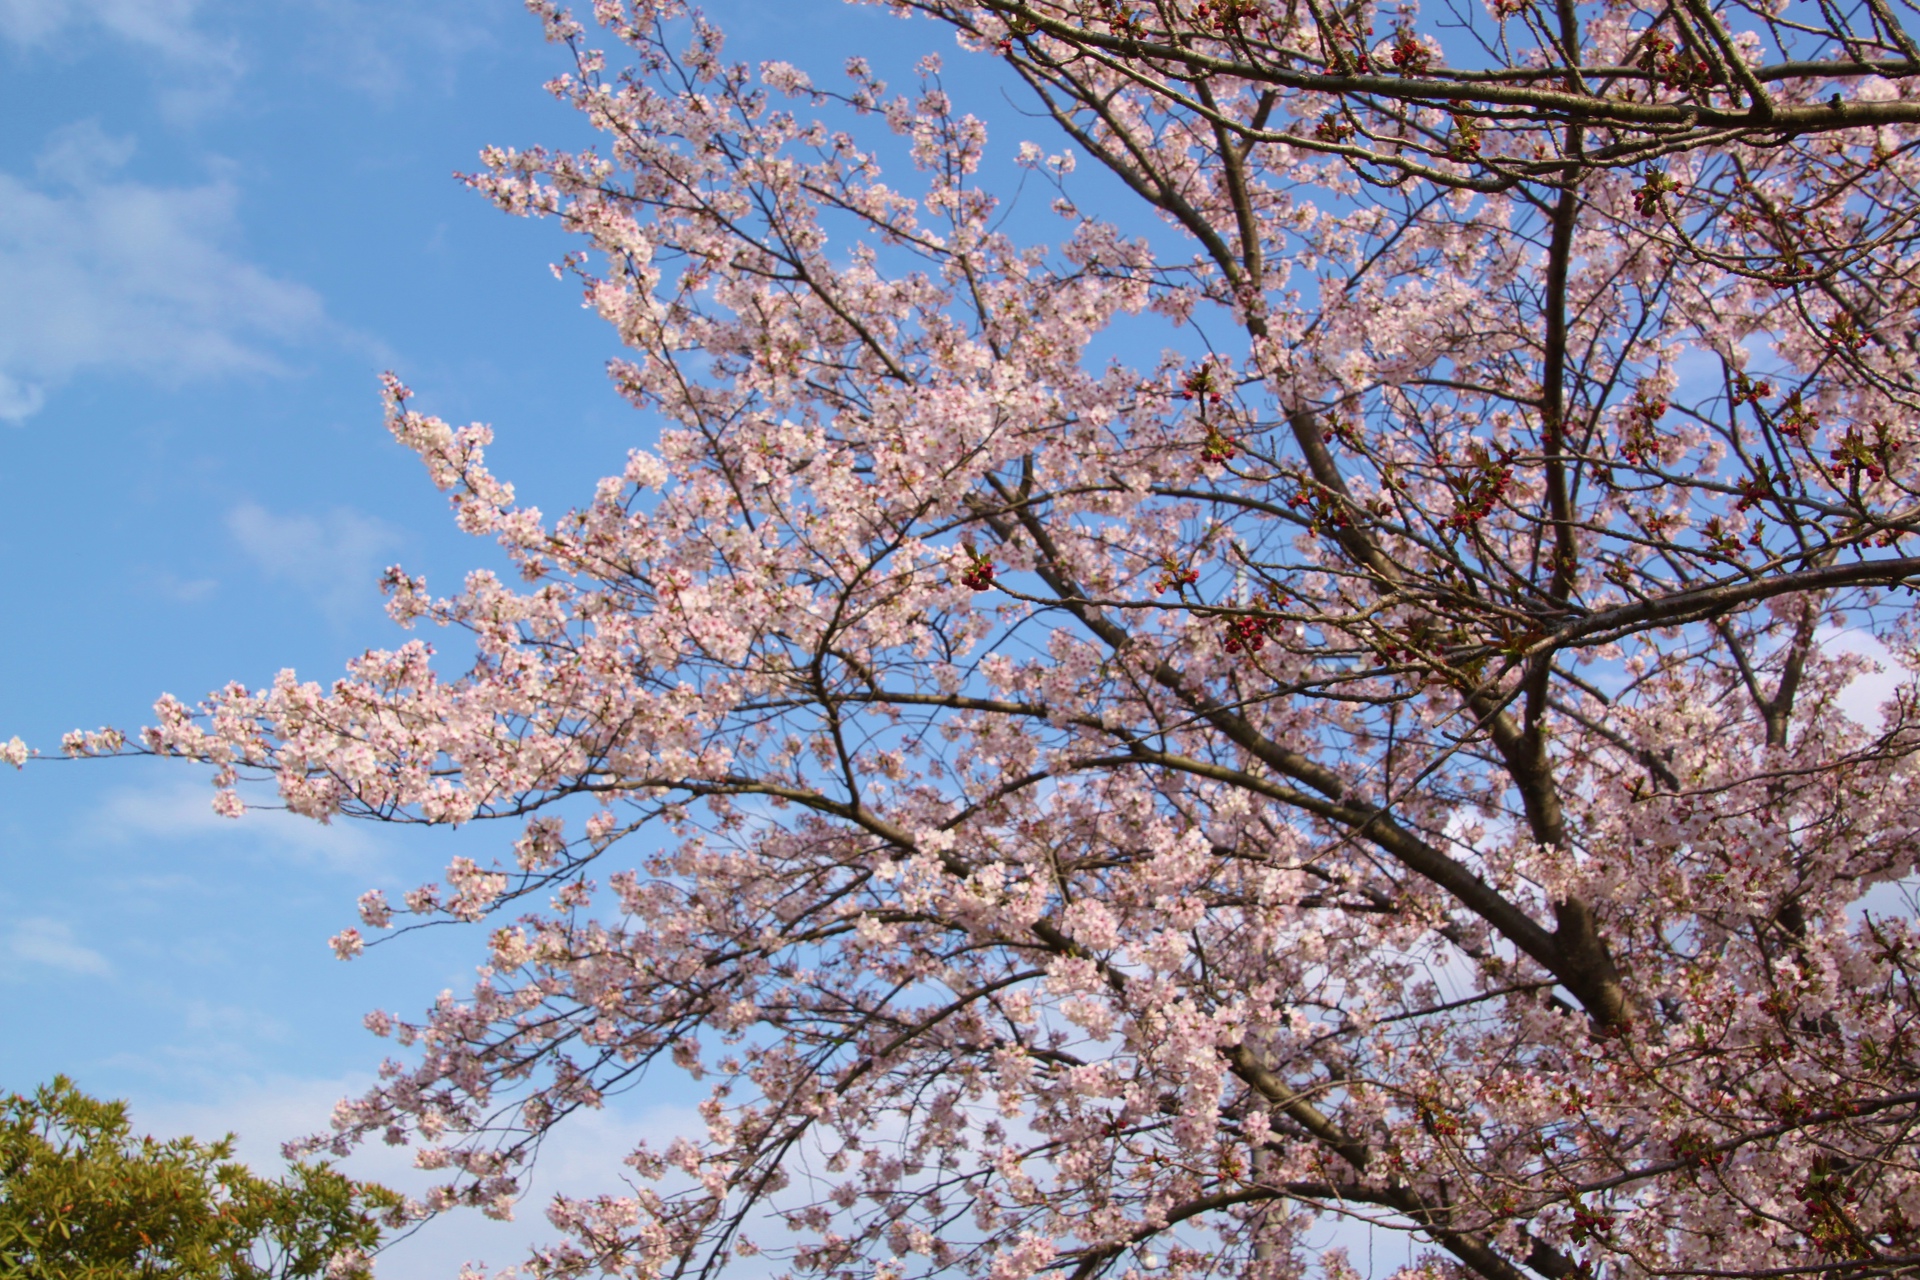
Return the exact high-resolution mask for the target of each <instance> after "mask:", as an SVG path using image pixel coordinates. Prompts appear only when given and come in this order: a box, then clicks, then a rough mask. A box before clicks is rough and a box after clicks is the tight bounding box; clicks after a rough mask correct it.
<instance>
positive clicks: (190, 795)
mask: <svg viewBox="0 0 1920 1280" xmlns="http://www.w3.org/2000/svg"><path fill="white" fill-rule="evenodd" d="M243 794H245V795H246V798H247V800H248V801H249V802H250V803H260V804H272V803H274V797H273V795H272V793H271V791H268V790H265V789H261V790H258V791H250V792H243ZM84 831H85V834H86V835H87V836H88V837H89V838H90V839H93V840H97V841H102V842H110V843H113V844H130V843H141V844H146V843H150V842H154V841H168V840H191V841H194V842H196V843H204V842H205V841H207V840H219V839H225V840H244V841H247V842H250V843H251V844H253V845H255V846H256V847H258V848H260V849H262V850H263V851H264V852H266V853H268V854H271V855H274V856H278V857H285V858H291V859H294V860H297V861H300V862H305V863H311V864H317V865H320V866H323V867H326V868H328V869H329V870H332V871H336V872H339V873H341V874H343V875H351V876H353V877H354V878H355V879H357V880H368V879H380V880H383V881H384V880H386V879H387V878H388V877H387V876H386V875H385V874H384V872H385V870H386V867H387V855H386V852H385V846H384V845H383V844H382V843H381V842H380V841H379V840H378V839H377V838H376V837H375V836H374V835H373V833H372V832H371V831H369V830H368V828H367V827H366V826H365V825H364V824H361V823H356V822H336V823H326V824H322V823H319V822H315V821H314V820H313V819H311V818H302V817H299V816H298V815H296V814H291V813H288V812H286V811H285V810H284V809H249V810H248V811H247V812H246V813H245V814H243V815H241V816H240V817H239V818H237V819H236V818H223V817H221V816H220V815H219V814H217V813H215V812H214V811H213V788H212V787H211V786H210V785H208V782H207V779H206V777H205V776H200V775H197V774H196V775H195V776H186V772H185V771H183V775H182V776H181V778H180V779H179V780H178V781H176V782H172V783H168V784H163V785H160V786H151V787H137V788H136V787H127V788H122V789H120V790H116V791H112V792H109V793H108V794H107V795H106V797H105V798H104V799H103V800H102V801H101V802H100V803H99V804H98V805H96V806H95V807H94V808H93V809H92V810H91V811H90V812H89V814H88V816H87V818H86V821H85V824H84Z"/></svg>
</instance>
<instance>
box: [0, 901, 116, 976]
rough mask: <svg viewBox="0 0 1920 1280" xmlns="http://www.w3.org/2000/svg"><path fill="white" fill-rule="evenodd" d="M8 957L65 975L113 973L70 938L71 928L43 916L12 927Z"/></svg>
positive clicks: (100, 958)
mask: <svg viewBox="0 0 1920 1280" xmlns="http://www.w3.org/2000/svg"><path fill="white" fill-rule="evenodd" d="M7 954H8V955H10V956H11V957H12V958H13V959H14V960H15V961H17V962H20V963H23V964H36V965H44V966H46V967H47V968H49V969H60V970H63V971H64V972H67V973H78V974H84V975H86V976H89V977H96V978H104V977H106V976H107V975H108V974H110V973H112V972H113V966H112V965H111V964H108V963H107V958H106V957H105V956H103V955H101V954H100V953H99V952H98V951H95V950H94V949H93V948H92V947H88V946H83V945H81V944H80V943H79V942H76V941H75V940H74V937H73V926H72V925H69V924H67V923H65V922H64V921H60V920H53V919H49V918H48V917H46V916H34V917H32V918H30V919H26V920H22V921H20V922H18V923H17V924H15V925H14V926H13V930H12V932H11V933H10V934H9V935H8V937H7Z"/></svg>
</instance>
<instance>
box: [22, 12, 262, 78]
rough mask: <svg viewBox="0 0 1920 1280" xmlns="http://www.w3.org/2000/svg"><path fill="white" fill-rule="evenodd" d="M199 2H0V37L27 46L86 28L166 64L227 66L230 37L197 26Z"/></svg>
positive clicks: (232, 51) (231, 52)
mask: <svg viewBox="0 0 1920 1280" xmlns="http://www.w3.org/2000/svg"><path fill="white" fill-rule="evenodd" d="M202 7H203V6H202V5H201V3H200V0H0V38H4V39H6V40H8V41H11V42H12V43H14V44H20V45H26V46H29V47H33V46H37V45H45V44H48V43H51V42H53V41H55V40H58V39H65V38H67V37H69V36H70V34H71V33H72V32H73V31H74V30H75V29H76V28H78V29H86V28H92V29H94V30H97V31H101V32H104V33H105V34H107V35H110V36H113V37H115V38H117V39H120V40H124V41H126V42H128V43H130V44H134V45H138V46H139V47H140V48H142V49H145V50H147V51H149V52H151V53H157V54H159V55H160V56H161V57H163V58H165V59H167V60H168V61H170V62H176V63H186V64H206V63H218V64H221V65H231V64H232V63H233V62H234V59H235V58H236V56H237V54H236V52H235V46H234V42H233V40H232V39H231V37H224V36H220V35H217V34H215V33H214V32H211V31H209V30H207V29H206V28H205V27H203V26H202V25H200V22H199V18H200V11H201V9H202Z"/></svg>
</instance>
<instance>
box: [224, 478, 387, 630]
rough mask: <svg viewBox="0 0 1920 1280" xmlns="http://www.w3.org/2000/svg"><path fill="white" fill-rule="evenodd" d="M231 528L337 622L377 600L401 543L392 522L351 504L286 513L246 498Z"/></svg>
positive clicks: (246, 548) (264, 565) (255, 556)
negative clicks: (319, 512)
mask: <svg viewBox="0 0 1920 1280" xmlns="http://www.w3.org/2000/svg"><path fill="white" fill-rule="evenodd" d="M227 532H228V533H230V534H232V535H233V538H234V540H235V541H236V542H238V543H239V544H240V549H241V550H242V551H243V552H245V553H246V556H247V558H248V559H249V560H252V561H253V562H254V564H255V565H257V566H259V568H260V570H261V571H262V572H263V573H265V574H266V575H267V577H269V578H271V579H273V580H275V581H278V582H285V583H287V584H288V585H290V586H292V587H294V588H295V589H297V590H299V591H301V592H303V593H304V594H306V595H307V596H308V597H309V598H310V599H311V600H312V601H313V602H314V604H315V606H316V607H318V608H319V609H320V611H321V612H322V613H324V614H325V615H326V616H327V617H328V619H330V620H331V621H333V622H336V623H337V622H341V621H343V620H344V619H346V618H347V617H348V616H350V615H351V614H353V613H356V612H358V611H360V610H362V609H364V608H366V607H367V606H369V605H370V604H372V603H373V602H374V600H375V599H376V598H377V597H376V595H375V584H376V582H377V581H378V576H379V572H380V569H381V568H382V566H383V564H384V562H385V561H386V560H387V559H388V558H390V553H391V552H393V551H394V550H395V549H396V548H397V547H398V546H399V544H400V535H399V531H398V530H396V529H395V528H394V527H393V526H392V525H389V524H388V523H386V522H385V521H384V520H381V519H379V518H377V517H375V516H370V515H366V514H364V513H362V512H358V511H354V510H352V509H351V508H348V507H336V508H334V509H333V510H332V511H329V512H327V513H326V514H325V515H324V516H309V515H281V514H278V513H276V512H272V511H269V510H267V509H266V508H265V507H263V506H261V505H259V504H258V503H254V502H247V503H242V504H241V505H240V506H237V507H235V508H234V509H233V510H232V511H230V512H228V513H227Z"/></svg>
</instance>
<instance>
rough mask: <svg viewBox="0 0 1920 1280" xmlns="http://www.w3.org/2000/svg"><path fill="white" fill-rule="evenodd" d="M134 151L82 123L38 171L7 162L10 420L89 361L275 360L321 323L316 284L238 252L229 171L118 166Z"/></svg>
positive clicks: (2, 410) (155, 367)
mask: <svg viewBox="0 0 1920 1280" xmlns="http://www.w3.org/2000/svg"><path fill="white" fill-rule="evenodd" d="M0 3H4V0H0ZM131 152H132V144H131V143H130V142H128V141H127V140H125V139H119V138H113V137H110V136H108V135H106V134H104V133H103V132H101V130H100V128H99V126H98V125H96V124H93V123H91V122H82V123H79V124H75V125H69V126H67V127H66V128H65V129H62V130H60V131H59V132H58V133H56V134H55V135H54V136H53V137H52V138H51V139H50V140H49V142H48V144H47V146H46V147H45V148H44V149H43V151H42V152H41V155H40V158H39V161H38V164H37V169H38V179H39V181H38V182H29V181H27V180H25V179H23V178H21V177H20V176H18V175H15V174H9V173H0V297H4V298H6V299H7V306H6V307H5V308H4V309H0V420H7V421H15V422H17V421H20V420H22V419H24V418H27V417H29V416H31V415H32V414H33V413H34V412H36V411H37V410H38V409H39V408H40V407H41V405H42V404H43V403H44V402H45V397H46V393H47V391H48V390H49V389H51V388H53V387H56V386H58V385H59V384H60V383H62V382H64V381H66V380H67V379H69V378H71V377H73V376H74V375H76V374H78V373H82V372H92V371H111V372H131V373H136V374H142V375H145V376H148V377H153V378H157V379H159V380H161V381H162V382H166V383H176V384H177V383H180V382H183V381H187V380H191V379H195V378H206V377H215V376H221V375H227V374H232V373H236V372H256V373H270V372H276V371H279V370H280V369H281V368H282V365H281V363H280V361H279V359H278V358H277V357H276V356H275V354H274V353H273V350H272V344H273V343H274V342H276V341H284V340H288V339H292V338H296V337H299V336H301V335H304V334H308V333H311V332H313V331H315V330H317V329H319V328H320V327H321V326H322V324H323V322H324V312H323V308H322V305H321V302H320V298H319V295H318V294H316V293H314V292H313V291H312V290H311V289H308V288H307V287H306V286H304V285H301V284H297V283H293V282H290V281H286V280H281V279H278V278H276V277H274V276H272V275H269V274H268V273H266V272H265V271H262V270H261V269H260V268H259V267H256V266H254V265H253V264H251V263H248V262H246V261H244V260H243V259H241V258H240V257H238V256H236V255H235V254H234V253H233V251H232V249H231V247H230V246H231V244H232V241H233V240H234V239H235V231H236V223H235V217H234V209H235V203H236V199H237V195H236V191H235V189H234V187H233V186H232V184H230V183H228V182H226V181H224V180H216V181H213V182H210V183H207V184H204V185H201V186H193V187H161V186H149V185H147V184H145V183H140V182H134V181H128V180H125V179H122V178H118V177H116V176H115V175H116V171H117V170H118V168H119V167H120V165H122V164H124V163H125V162H126V160H127V158H128V156H130V155H131Z"/></svg>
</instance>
